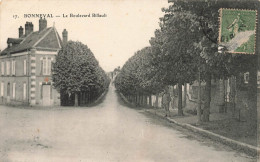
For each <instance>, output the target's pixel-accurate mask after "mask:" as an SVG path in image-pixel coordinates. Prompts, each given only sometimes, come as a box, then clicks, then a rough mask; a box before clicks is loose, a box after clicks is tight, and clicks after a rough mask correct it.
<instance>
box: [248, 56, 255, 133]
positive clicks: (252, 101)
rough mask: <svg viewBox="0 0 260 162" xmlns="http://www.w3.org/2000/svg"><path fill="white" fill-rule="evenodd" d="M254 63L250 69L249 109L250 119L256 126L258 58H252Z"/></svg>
mask: <svg viewBox="0 0 260 162" xmlns="http://www.w3.org/2000/svg"><path fill="white" fill-rule="evenodd" d="M252 63H253V66H251V68H250V69H249V70H250V71H249V81H248V99H247V100H248V105H247V109H248V112H249V117H248V121H249V122H251V123H252V126H254V127H255V126H256V123H257V59H252ZM252 128H253V127H252Z"/></svg>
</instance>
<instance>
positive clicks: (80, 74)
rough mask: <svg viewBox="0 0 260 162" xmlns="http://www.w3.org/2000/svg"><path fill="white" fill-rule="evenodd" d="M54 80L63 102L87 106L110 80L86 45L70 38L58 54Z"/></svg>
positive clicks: (53, 70)
mask: <svg viewBox="0 0 260 162" xmlns="http://www.w3.org/2000/svg"><path fill="white" fill-rule="evenodd" d="M52 73H53V74H52V79H53V82H54V87H55V88H56V89H57V90H58V91H59V92H60V94H61V105H75V106H78V105H79V104H81V105H84V104H88V103H91V102H93V101H95V100H96V99H97V98H98V97H99V96H100V95H101V94H102V93H104V91H106V90H107V88H108V86H109V83H110V79H109V77H108V76H107V75H106V73H105V71H104V70H103V69H102V68H101V67H100V66H99V63H98V61H97V60H96V58H95V56H94V55H93V53H92V52H91V50H90V49H89V48H88V46H87V45H84V44H82V43H81V42H73V41H68V42H67V43H66V44H65V45H64V46H63V47H62V50H61V51H59V53H58V55H57V56H56V62H55V63H54V64H53V69H52Z"/></svg>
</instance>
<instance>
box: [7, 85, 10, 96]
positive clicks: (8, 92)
mask: <svg viewBox="0 0 260 162" xmlns="http://www.w3.org/2000/svg"><path fill="white" fill-rule="evenodd" d="M7 96H10V83H7Z"/></svg>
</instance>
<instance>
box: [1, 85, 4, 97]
mask: <svg viewBox="0 0 260 162" xmlns="http://www.w3.org/2000/svg"><path fill="white" fill-rule="evenodd" d="M3 96H4V82H1V97H3Z"/></svg>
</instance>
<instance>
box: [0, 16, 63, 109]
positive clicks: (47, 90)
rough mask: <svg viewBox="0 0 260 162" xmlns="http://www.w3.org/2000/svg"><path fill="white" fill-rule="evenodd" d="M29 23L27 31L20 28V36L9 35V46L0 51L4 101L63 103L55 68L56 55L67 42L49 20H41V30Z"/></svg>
mask: <svg viewBox="0 0 260 162" xmlns="http://www.w3.org/2000/svg"><path fill="white" fill-rule="evenodd" d="M33 27H34V26H33V24H32V23H31V22H26V24H25V33H24V29H23V27H22V26H20V28H19V29H18V34H19V38H8V39H7V48H6V49H4V50H3V51H2V52H1V53H0V69H1V70H0V75H1V77H0V104H14V105H17V104H18V105H41V106H50V105H59V104H60V95H59V93H58V92H57V91H56V90H55V89H54V88H53V86H52V84H53V82H52V77H51V68H52V63H53V62H54V61H55V55H57V53H58V52H59V50H60V49H61V47H62V43H64V42H66V41H67V38H68V37H67V36H68V33H67V31H66V29H64V31H63V33H62V35H63V41H62V40H61V38H60V36H59V34H58V32H57V30H56V28H55V26H53V27H47V20H46V19H42V18H41V19H40V20H39V31H33Z"/></svg>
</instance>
